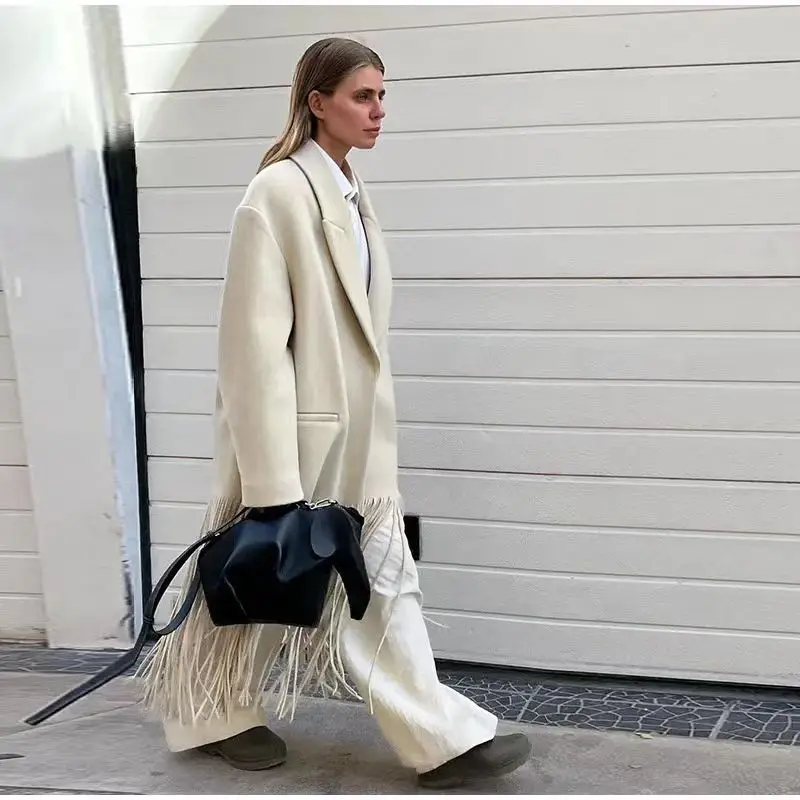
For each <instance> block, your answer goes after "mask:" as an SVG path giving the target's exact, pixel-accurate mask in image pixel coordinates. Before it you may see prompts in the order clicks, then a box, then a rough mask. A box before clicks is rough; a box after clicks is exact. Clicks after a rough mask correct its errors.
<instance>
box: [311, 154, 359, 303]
mask: <svg viewBox="0 0 800 800" xmlns="http://www.w3.org/2000/svg"><path fill="white" fill-rule="evenodd" d="M311 141H312V142H314V144H315V145H316V146H317V148H318V149H319V151H320V153H322V155H323V156H324V158H325V160H326V161H327V163H328V166H329V167H330V168H331V172H332V173H333V177H334V179H335V180H336V184H337V185H338V187H339V189H341V191H342V194H343V195H344V199H345V202H346V203H347V209H348V211H349V212H350V220H351V222H352V224H353V236H354V237H355V240H356V247H357V248H358V255H359V258H360V259H361V268H362V270H363V272H364V280H365V281H366V286H367V287H368V288H369V278H370V262H369V246H368V244H367V232H366V231H365V230H364V222H363V220H362V219H361V213H360V212H359V210H358V185H357V184H355V183H350V180H349V179H348V177H347V176H346V175H345V174H344V172H342V168H341V167H340V166H339V165H338V164H337V163H336V162H335V161H334V160H333V159H332V158H331V157H330V155H328V153H327V152H326V151H325V149H324V148H322V147H320V146H319V144H317V142H315V141H314V140H313V139H312V140H311Z"/></svg>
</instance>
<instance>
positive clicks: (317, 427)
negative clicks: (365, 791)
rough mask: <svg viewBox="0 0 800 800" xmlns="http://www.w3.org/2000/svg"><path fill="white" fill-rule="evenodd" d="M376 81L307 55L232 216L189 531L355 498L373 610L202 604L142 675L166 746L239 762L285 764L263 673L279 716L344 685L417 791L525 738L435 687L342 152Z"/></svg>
mask: <svg viewBox="0 0 800 800" xmlns="http://www.w3.org/2000/svg"><path fill="white" fill-rule="evenodd" d="M383 73H384V68H383V64H382V63H381V60H380V59H379V57H378V56H377V55H376V54H375V53H374V52H373V51H372V50H370V49H369V48H367V47H365V46H363V45H361V44H359V43H357V42H354V41H350V40H346V39H326V40H323V41H320V42H317V43H316V44H314V45H312V46H311V47H310V48H309V49H308V50H307V51H306V53H305V54H304V55H303V57H302V59H301V60H300V62H299V64H298V66H297V69H296V72H295V76H294V81H293V86H292V91H291V99H290V118H289V121H288V124H287V126H286V129H285V130H284V132H283V134H282V135H281V136H280V137H279V138H278V140H277V141H276V143H275V144H274V145H273V146H272V147H271V148H270V150H269V151H268V152H267V154H266V155H265V157H264V159H263V161H262V163H261V167H260V169H259V171H258V174H257V175H256V176H255V178H254V179H253V180H252V182H251V183H250V186H249V187H248V188H247V190H246V193H245V196H244V198H243V200H242V202H241V204H240V205H239V207H238V208H237V210H236V212H235V216H234V223H233V230H232V234H231V241H230V249H229V259H228V270H227V276H226V280H225V287H224V292H223V299H222V309H221V315H220V326H219V364H218V392H217V413H216V426H217V427H216V465H217V486H216V496H215V497H214V498H213V499H212V501H211V503H210V504H209V509H208V514H207V517H206V522H205V525H204V530H208V529H210V528H213V527H216V526H219V525H221V524H222V523H224V522H225V521H227V520H228V519H230V518H231V517H232V516H233V514H235V513H236V511H237V510H238V509H239V508H240V507H265V506H279V505H283V504H287V503H293V502H296V501H298V500H301V499H307V500H317V499H321V498H333V499H336V500H338V501H339V502H341V503H343V504H346V505H351V506H355V507H357V508H358V509H359V510H360V511H361V513H362V514H363V515H364V517H365V525H364V534H363V540H362V547H363V549H364V557H365V561H366V563H367V568H368V571H369V575H370V581H371V583H372V598H371V601H370V605H369V608H368V610H367V613H366V615H365V617H364V618H363V619H362V620H361V621H358V622H356V621H354V620H352V619H350V618H349V615H348V613H347V608H346V604H345V602H344V598H343V596H342V594H341V592H337V591H333V592H332V595H331V599H330V600H329V603H328V606H327V608H326V611H325V614H324V616H323V624H322V625H321V626H320V627H319V629H317V630H313V631H308V630H305V629H302V630H301V629H297V630H295V629H281V628H276V627H274V626H242V627H241V628H215V627H214V626H213V624H212V623H211V621H210V619H209V617H208V613H207V611H206V608H205V606H204V603H203V601H202V598H201V599H200V600H198V601H197V602H196V604H195V607H194V608H193V609H192V613H191V616H190V617H189V619H188V620H187V622H186V623H185V624H184V626H183V628H181V629H180V630H179V631H178V632H177V633H175V634H173V635H172V636H170V637H167V638H166V639H164V640H162V641H161V643H160V644H159V646H158V647H157V648H156V651H155V653H154V654H153V657H152V659H151V660H150V662H149V665H148V667H147V669H146V672H145V675H146V682H147V691H148V698H149V700H150V702H151V703H153V704H155V705H156V706H158V707H159V709H160V711H161V714H162V718H163V719H164V725H165V733H166V738H167V743H168V746H169V748H170V749H171V750H173V751H179V750H187V749H191V748H198V749H200V750H201V751H203V752H206V753H210V754H214V755H218V756H221V757H223V758H224V759H226V760H227V761H228V762H229V763H231V764H233V765H234V766H236V767H239V768H241V769H267V768H269V767H273V766H277V765H278V764H280V763H282V762H283V761H284V760H285V758H286V748H285V745H284V743H283V742H282V740H281V739H279V737H278V736H277V735H276V734H274V733H273V732H272V731H270V730H269V728H268V727H267V726H266V722H265V717H264V715H263V711H262V706H261V694H262V687H263V686H264V684H265V682H266V680H267V677H268V675H269V674H270V673H273V674H274V673H275V672H276V671H277V675H278V679H277V683H276V684H275V686H274V687H273V688H275V689H276V691H277V697H278V714H279V716H282V715H283V714H285V713H286V712H287V709H288V708H289V707H291V710H292V713H293V712H294V699H295V697H296V694H297V690H298V689H299V690H302V689H315V688H320V687H321V688H322V689H323V690H325V691H326V692H336V691H338V690H340V689H344V690H346V691H350V692H351V693H353V694H356V696H360V697H363V698H365V699H366V700H367V702H368V706H369V708H370V710H371V712H372V713H373V714H374V716H375V717H376V719H377V721H378V724H379V726H380V728H381V731H382V732H383V734H384V736H385V737H386V739H387V740H388V742H389V743H390V745H391V746H392V747H393V749H394V751H395V752H396V753H397V756H398V757H399V759H400V760H401V762H402V763H403V764H405V765H406V766H408V767H412V768H414V769H415V770H416V772H417V773H418V775H419V782H420V783H421V784H422V785H423V786H427V787H430V788H443V787H448V786H457V785H461V784H463V783H464V782H466V781H468V780H471V779H473V778H484V777H487V776H492V775H501V774H505V773H508V772H510V771H512V770H513V769H516V768H517V767H519V766H520V765H522V764H523V763H524V762H525V761H526V760H527V759H528V757H529V755H530V744H529V742H528V740H527V738H525V737H524V736H521V735H519V734H516V735H513V736H496V728H497V719H496V718H495V717H494V716H493V715H492V714H490V713H488V712H487V711H485V710H483V709H481V708H479V707H478V706H476V705H475V704H474V703H472V702H471V701H469V700H467V699H466V698H465V697H463V696H462V695H460V694H458V693H456V692H455V691H453V690H452V689H450V688H448V687H446V686H443V685H442V684H441V683H440V682H439V680H438V677H437V674H436V666H435V663H434V659H433V655H432V652H431V647H430V643H429V640H428V634H427V630H426V627H425V621H424V619H423V615H422V608H421V595H420V590H419V584H418V580H417V571H416V567H415V564H414V561H413V559H412V557H411V555H410V552H409V549H408V544H407V542H406V538H405V535H404V531H403V517H402V511H401V508H400V493H399V489H398V476H397V445H396V420H395V404H394V393H393V386H392V377H391V373H390V367H389V356H388V347H387V345H388V325H389V313H390V303H391V281H392V278H391V274H390V271H389V260H388V257H387V253H386V250H385V247H384V243H383V239H382V236H381V231H380V227H379V225H378V222H377V220H376V218H375V212H374V210H373V208H372V204H371V203H370V200H369V197H368V195H367V193H366V191H365V189H364V185H363V184H362V183H361V181H360V180H359V179H358V178H357V177H356V176H355V175H354V174H353V172H352V170H351V169H350V166H349V165H348V163H347V160H346V157H347V154H348V152H349V151H350V149H351V148H353V147H355V148H359V149H369V148H372V147H374V145H375V143H376V141H377V139H378V136H379V133H380V128H381V121H382V119H383V117H384V109H383V98H384V86H383ZM301 662H302V667H303V669H302V675H301V669H300V667H301ZM345 671H346V672H347V673H349V676H350V677H351V678H352V679H353V682H354V683H355V685H356V689H353V688H352V687H350V686H349V685H348V684H347V681H346V678H345V675H344V672H345ZM290 687H292V688H294V689H295V691H293V692H292V693H291V698H290V691H289V689H290Z"/></svg>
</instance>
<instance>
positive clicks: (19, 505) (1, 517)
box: [0, 287, 45, 641]
mask: <svg viewBox="0 0 800 800" xmlns="http://www.w3.org/2000/svg"><path fill="white" fill-rule="evenodd" d="M27 465H28V459H27V453H26V450H25V439H24V437H23V434H22V421H21V415H20V407H19V398H18V397H17V373H16V369H15V366H14V353H13V349H12V347H11V337H10V336H9V327H8V315H7V313H6V297H5V294H4V292H3V290H2V288H1V287H0V641H3V640H7V641H20V640H29V641H44V639H45V614H44V602H43V599H42V579H41V572H40V570H39V554H38V548H37V545H36V534H35V531H34V527H33V512H32V511H31V509H32V507H33V505H32V500H31V491H30V484H29V482H28V466H27Z"/></svg>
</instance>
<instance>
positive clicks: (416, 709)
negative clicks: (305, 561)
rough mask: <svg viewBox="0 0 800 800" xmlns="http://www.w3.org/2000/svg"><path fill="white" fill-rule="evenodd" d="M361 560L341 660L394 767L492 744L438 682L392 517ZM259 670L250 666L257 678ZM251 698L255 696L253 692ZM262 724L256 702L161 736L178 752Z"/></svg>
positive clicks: (278, 632)
mask: <svg viewBox="0 0 800 800" xmlns="http://www.w3.org/2000/svg"><path fill="white" fill-rule="evenodd" d="M364 559H365V561H366V564H367V571H368V573H369V576H370V581H371V582H372V584H373V590H372V598H371V600H370V605H369V608H368V610H367V613H366V615H365V616H364V618H363V619H362V620H360V621H355V620H353V619H350V617H349V613H348V615H347V620H346V622H345V624H344V626H343V630H342V639H341V654H342V660H343V662H344V665H345V668H346V669H347V671H348V674H349V677H350V679H351V680H352V681H353V683H354V684H355V686H356V687H357V689H358V691H359V693H360V695H361V697H363V698H364V699H365V700H366V699H368V697H369V698H371V702H372V711H373V714H374V716H375V718H376V720H377V722H378V725H379V726H380V729H381V731H382V733H383V735H384V737H385V738H386V740H387V741H388V743H389V744H390V745H391V747H392V748H393V750H394V751H395V753H396V755H397V757H398V758H399V760H400V762H401V763H402V764H403V765H404V766H406V767H410V768H413V769H415V770H416V771H417V772H420V773H421V772H427V771H428V770H432V769H435V768H436V767H438V766H441V765H442V764H444V763H445V762H447V761H449V760H451V759H453V758H455V757H456V756H459V755H461V754H462V753H465V752H466V751H467V750H470V749H471V748H473V747H475V746H476V745H478V744H481V743H483V742H487V741H489V740H490V739H492V738H493V737H494V735H495V732H496V730H497V718H496V717H495V716H494V715H493V714H491V713H489V712H488V711H485V710H484V709H482V708H480V707H479V706H477V705H476V704H475V703H473V702H472V701H471V700H468V699H467V698H466V697H464V696H463V695H461V694H458V692H456V691H454V690H453V689H450V688H449V687H447V686H444V685H443V684H442V683H440V682H439V678H438V676H437V674H436V665H435V662H434V659H433V653H432V651H431V645H430V641H429V638H428V631H427V628H426V625H425V620H424V618H423V616H422V595H421V593H420V589H419V579H418V576H417V568H416V564H415V563H414V560H413V558H412V556H411V552H410V550H409V547H408V542H407V541H406V537H405V535H404V534H403V531H402V529H401V528H400V526H399V524H398V522H397V521H395V519H394V515H391V514H390V515H389V516H388V518H387V520H386V521H385V522H384V523H382V524H381V526H380V527H379V528H378V529H376V530H375V531H374V533H373V534H372V535H371V536H370V538H369V541H368V542H367V543H366V544H365V548H364ZM346 613H347V612H346ZM282 634H283V629H282V628H280V627H277V626H276V627H275V628H274V629H267V631H266V632H265V634H264V636H263V638H262V644H261V646H260V652H261V653H262V654H263V659H264V660H263V662H262V663H263V664H266V659H267V657H268V655H269V653H270V651H271V650H272V649H273V647H274V645H275V643H276V642H277V641H278V639H279V638H280V637H281V636H282ZM378 648H379V651H378V654H377V657H376V655H375V652H376V649H378ZM260 667H261V664H257V665H256V670H255V674H259V673H260V672H261V669H260ZM254 696H255V697H257V698H259V693H255V695H254ZM266 724H267V719H266V713H265V711H264V709H263V708H262V705H261V700H260V698H259V699H257V701H256V702H255V703H254V705H253V706H252V707H249V708H239V709H236V710H235V711H234V712H233V713H231V715H230V717H229V719H227V720H221V719H220V720H210V721H205V722H201V723H199V724H196V725H181V724H180V723H179V722H177V721H176V720H168V721H167V722H165V725H164V732H165V735H166V740H167V746H168V748H169V749H170V750H172V751H173V752H177V751H181V750H188V749H191V748H195V747H199V746H201V745H203V744H208V743H210V742H215V741H220V740H222V739H227V738H230V737H231V736H236V735H237V734H239V733H243V732H244V731H246V730H249V729H250V728H253V727H256V726H259V725H266Z"/></svg>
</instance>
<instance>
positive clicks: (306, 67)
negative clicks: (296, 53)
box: [258, 38, 384, 172]
mask: <svg viewBox="0 0 800 800" xmlns="http://www.w3.org/2000/svg"><path fill="white" fill-rule="evenodd" d="M362 67H375V68H376V69H378V70H380V71H381V72H384V67H383V62H382V61H381V59H380V57H379V56H378V54H377V53H376V52H375V51H374V50H371V49H370V48H369V47H367V46H366V45H363V44H361V42H356V41H354V40H352V39H337V38H331V39H321V40H320V41H318V42H314V44H312V45H311V47H309V48H308V50H306V51H305V53H303V56H302V58H301V59H300V61H299V62H298V63H297V67H296V68H295V71H294V77H293V78H292V90H291V94H290V97H289V119H288V121H287V123H286V127H285V128H284V129H283V133H281V135H280V136H279V137H278V138H277V139H276V140H275V143H274V144H273V145H272V147H270V148H269V150H267V152H266V153H265V154H264V158H262V159H261V164H260V165H259V167H258V172H261V170H262V169H264V167H266V166H268V165H269V164H274V163H275V162H276V161H282V160H283V159H284V158H288V157H289V156H290V155H292V153H295V152H296V151H297V150H299V149H300V147H302V146H303V145H304V144H305V143H306V142H307V141H308V140H309V139H310V138H312V137H313V136H314V135H315V133H316V126H317V118H316V117H315V116H314V115H313V114H312V113H311V109H310V108H309V106H308V96H309V95H310V94H311V92H313V91H317V92H320V93H321V94H327V95H331V94H333V93H334V92H335V91H336V87H337V86H338V85H339V84H340V83H341V82H342V81H343V80H344V79H345V78H346V77H347V76H348V75H350V74H351V73H352V72H355V71H356V70H357V69H361V68H362Z"/></svg>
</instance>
